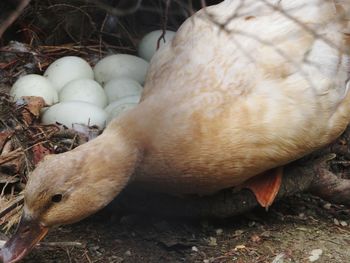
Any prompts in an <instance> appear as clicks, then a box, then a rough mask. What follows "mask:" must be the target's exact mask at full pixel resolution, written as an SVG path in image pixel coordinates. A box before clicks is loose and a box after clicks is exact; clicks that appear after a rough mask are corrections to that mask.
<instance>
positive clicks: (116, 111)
mask: <svg viewBox="0 0 350 263" xmlns="http://www.w3.org/2000/svg"><path fill="white" fill-rule="evenodd" d="M140 98H141V97H140V96H139V95H134V96H128V97H123V98H121V99H120V100H117V101H114V102H112V103H111V104H109V105H108V106H107V107H106V108H105V111H106V112H107V114H108V117H107V123H108V122H110V121H111V120H112V119H114V118H116V117H118V116H119V115H120V114H121V113H122V112H125V111H127V110H130V109H132V108H135V107H136V105H137V104H138V103H139V101H140Z"/></svg>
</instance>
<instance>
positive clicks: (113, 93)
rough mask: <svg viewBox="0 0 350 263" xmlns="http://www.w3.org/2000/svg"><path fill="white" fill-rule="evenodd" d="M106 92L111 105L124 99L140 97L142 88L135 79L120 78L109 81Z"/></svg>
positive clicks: (105, 88)
mask: <svg viewBox="0 0 350 263" xmlns="http://www.w3.org/2000/svg"><path fill="white" fill-rule="evenodd" d="M104 90H105V92H106V94H107V97H108V103H111V102H113V101H116V100H119V99H121V98H123V97H127V96H132V95H140V94H141V92H142V86H141V85H140V83H138V82H137V81H135V80H133V79H127V78H119V79H112V80H110V81H108V82H107V84H106V85H105V87H104Z"/></svg>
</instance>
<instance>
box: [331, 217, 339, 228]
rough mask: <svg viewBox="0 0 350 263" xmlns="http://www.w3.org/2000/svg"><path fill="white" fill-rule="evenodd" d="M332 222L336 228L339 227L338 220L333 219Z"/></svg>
mask: <svg viewBox="0 0 350 263" xmlns="http://www.w3.org/2000/svg"><path fill="white" fill-rule="evenodd" d="M333 222H334V224H335V225H336V226H339V225H340V223H339V220H338V219H336V218H334V219H333Z"/></svg>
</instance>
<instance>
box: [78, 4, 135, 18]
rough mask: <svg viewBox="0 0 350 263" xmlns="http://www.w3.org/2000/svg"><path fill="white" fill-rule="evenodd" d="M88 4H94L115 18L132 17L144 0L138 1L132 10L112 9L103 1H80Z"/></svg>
mask: <svg viewBox="0 0 350 263" xmlns="http://www.w3.org/2000/svg"><path fill="white" fill-rule="evenodd" d="M80 1H83V2H86V3H90V4H94V5H96V6H97V7H98V8H100V9H102V10H104V11H106V12H107V13H109V14H111V15H114V16H126V15H131V14H133V13H135V12H136V11H137V10H138V9H139V8H140V6H141V4H142V0H137V2H136V4H135V5H134V6H132V7H130V8H127V9H120V8H116V7H112V6H110V5H108V4H104V3H103V2H102V1H99V0H80Z"/></svg>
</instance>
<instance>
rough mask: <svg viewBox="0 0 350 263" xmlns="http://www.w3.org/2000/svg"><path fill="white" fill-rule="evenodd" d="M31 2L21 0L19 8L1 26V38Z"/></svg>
mask: <svg viewBox="0 0 350 263" xmlns="http://www.w3.org/2000/svg"><path fill="white" fill-rule="evenodd" d="M29 3H30V0H21V2H20V3H19V5H18V6H17V8H16V9H15V10H14V11H13V12H12V13H11V14H10V15H9V17H8V18H7V19H6V20H5V21H4V22H3V23H2V24H1V25H0V38H1V37H2V35H3V34H4V33H5V31H6V30H7V29H8V28H9V27H10V26H11V25H12V24H13V23H14V22H15V21H16V19H17V18H18V17H19V16H20V15H21V14H22V12H23V10H24V9H25V8H26V7H27V5H29Z"/></svg>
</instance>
